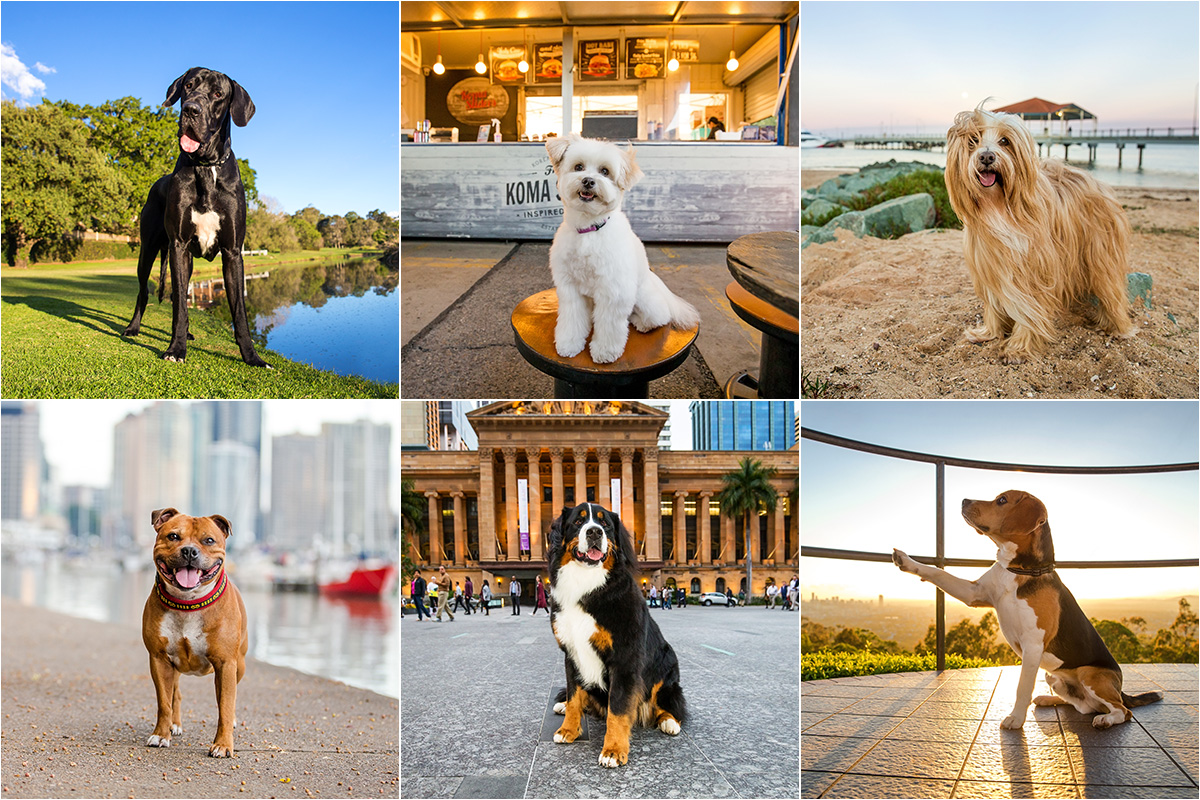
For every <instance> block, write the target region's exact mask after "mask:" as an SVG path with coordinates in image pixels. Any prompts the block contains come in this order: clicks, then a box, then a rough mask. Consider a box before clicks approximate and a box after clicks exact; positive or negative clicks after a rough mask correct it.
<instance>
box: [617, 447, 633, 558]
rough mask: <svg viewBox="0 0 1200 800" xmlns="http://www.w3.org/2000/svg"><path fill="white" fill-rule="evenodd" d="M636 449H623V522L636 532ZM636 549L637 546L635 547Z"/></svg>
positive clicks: (626, 526)
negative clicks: (634, 519)
mask: <svg viewBox="0 0 1200 800" xmlns="http://www.w3.org/2000/svg"><path fill="white" fill-rule="evenodd" d="M636 452H637V448H635V447H622V448H621V451H620V453H621V510H620V512H618V513H619V514H620V515H621V521H622V522H623V523H625V528H626V529H627V530H630V531H632V530H634V529H635V528H636V526H635V525H634V524H633V454H634V453H636ZM634 546H635V547H636V544H635V545H634Z"/></svg>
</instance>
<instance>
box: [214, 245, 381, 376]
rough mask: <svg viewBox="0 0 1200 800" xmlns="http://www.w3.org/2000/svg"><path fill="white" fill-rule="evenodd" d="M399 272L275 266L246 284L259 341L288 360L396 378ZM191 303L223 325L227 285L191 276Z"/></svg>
mask: <svg viewBox="0 0 1200 800" xmlns="http://www.w3.org/2000/svg"><path fill="white" fill-rule="evenodd" d="M398 285H399V272H397V271H395V270H389V269H388V268H387V267H385V266H384V265H383V264H382V263H380V262H379V260H378V259H374V258H347V259H339V260H336V261H322V262H314V263H311V264H295V265H284V266H278V267H272V268H271V269H270V270H269V271H268V272H262V273H257V274H255V275H252V276H250V277H249V278H248V279H247V281H246V315H247V317H248V318H249V319H250V321H251V326H250V327H251V330H252V332H253V333H254V337H255V339H256V341H257V342H258V343H259V344H262V345H265V346H266V347H269V348H270V349H271V350H274V351H275V352H277V353H279V354H280V355H283V356H286V357H288V358H290V359H291V360H293V361H298V362H301V363H304V364H311V365H312V366H314V367H316V368H318V369H323V370H328V371H329V372H336V373H337V374H339V375H359V376H361V377H364V378H370V379H371V380H374V381H382V382H386V383H396V382H398V381H399V380H400V324H399V321H400V293H399V292H398V291H396V288H397V286H398ZM191 295H192V298H193V301H194V302H196V303H197V304H198V305H199V306H201V307H202V308H205V309H208V310H209V311H210V312H212V313H214V314H216V315H217V316H218V317H220V318H221V319H223V320H225V321H226V322H228V321H229V320H230V317H229V304H228V303H227V302H226V300H225V290H224V282H223V281H221V280H219V279H218V280H215V281H193V282H192V286H191Z"/></svg>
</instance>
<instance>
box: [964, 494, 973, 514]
mask: <svg viewBox="0 0 1200 800" xmlns="http://www.w3.org/2000/svg"><path fill="white" fill-rule="evenodd" d="M972 502H974V501H972V500H968V499H967V498H965V497H964V498H963V501H962V510H963V511H966V510H967V506H969V505H971V503H972Z"/></svg>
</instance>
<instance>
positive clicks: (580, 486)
mask: <svg viewBox="0 0 1200 800" xmlns="http://www.w3.org/2000/svg"><path fill="white" fill-rule="evenodd" d="M571 457H572V458H573V459H574V460H575V505H579V504H580V503H586V502H587V448H586V447H572V448H571Z"/></svg>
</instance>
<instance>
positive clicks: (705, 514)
mask: <svg viewBox="0 0 1200 800" xmlns="http://www.w3.org/2000/svg"><path fill="white" fill-rule="evenodd" d="M712 496H713V493H712V492H701V493H700V507H699V508H697V509H696V530H697V531H698V532H699V536H697V537H696V542H697V544H698V546H699V548H700V563H701V564H705V565H707V564H711V563H712V520H711V519H710V518H709V498H711V497H712Z"/></svg>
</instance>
